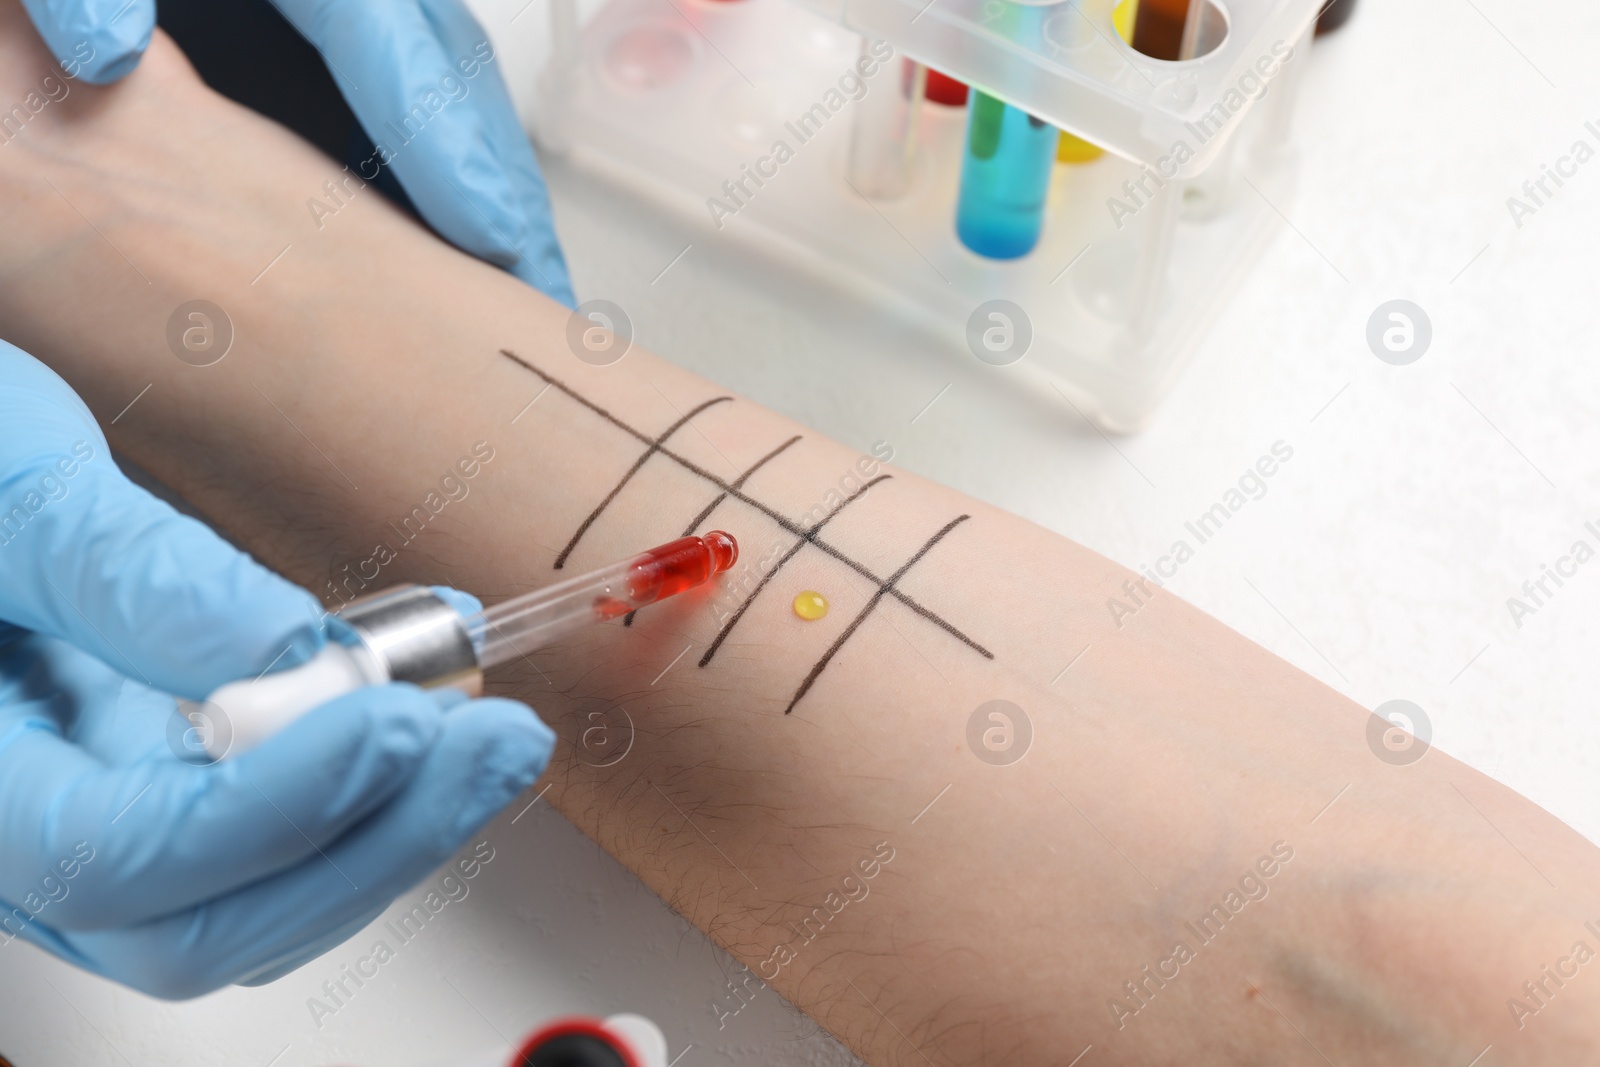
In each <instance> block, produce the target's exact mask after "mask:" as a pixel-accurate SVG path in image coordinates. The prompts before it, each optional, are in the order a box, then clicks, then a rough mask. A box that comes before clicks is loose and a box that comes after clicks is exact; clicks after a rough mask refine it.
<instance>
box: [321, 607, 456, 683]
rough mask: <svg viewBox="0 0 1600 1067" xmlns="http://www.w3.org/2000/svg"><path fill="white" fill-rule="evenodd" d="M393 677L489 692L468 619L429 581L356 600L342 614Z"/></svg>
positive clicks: (398, 680)
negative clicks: (479, 664) (435, 590)
mask: <svg viewBox="0 0 1600 1067" xmlns="http://www.w3.org/2000/svg"><path fill="white" fill-rule="evenodd" d="M336 614H337V616H338V618H339V619H340V621H342V622H344V623H345V624H346V625H348V626H349V627H350V629H351V630H352V631H353V632H354V633H355V635H356V638H357V639H358V640H359V641H360V642H361V645H362V647H363V648H365V649H366V650H367V652H368V653H370V654H371V655H372V657H373V658H374V659H375V660H376V661H377V663H378V665H379V666H380V667H382V668H383V669H384V670H386V671H387V673H388V676H389V678H390V680H391V681H396V682H410V683H411V684H413V685H417V686H421V687H422V688H423V689H443V688H450V689H459V690H460V691H462V692H463V693H466V694H467V695H468V696H477V695H478V694H479V693H481V692H483V671H482V670H481V669H480V668H479V666H478V656H477V652H476V651H475V650H474V649H473V647H472V637H471V635H470V634H469V633H468V632H467V624H466V620H465V619H463V618H462V617H461V614H460V613H459V612H457V611H456V609H455V608H453V607H451V606H450V605H449V604H447V603H445V601H444V600H442V599H441V598H440V597H439V595H438V594H437V593H435V592H434V591H433V590H431V589H429V588H427V587H426V586H421V585H414V584H411V583H407V584H405V585H397V586H393V587H391V588H389V589H384V590H382V591H381V592H377V593H372V594H370V595H368V596H364V597H360V598H358V599H356V600H352V601H351V602H350V603H348V604H346V605H345V606H344V607H343V608H340V609H339V611H338V612H337V613H336Z"/></svg>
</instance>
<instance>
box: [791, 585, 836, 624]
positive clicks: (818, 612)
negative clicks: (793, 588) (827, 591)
mask: <svg viewBox="0 0 1600 1067" xmlns="http://www.w3.org/2000/svg"><path fill="white" fill-rule="evenodd" d="M794 613H795V614H796V615H798V616H800V617H801V618H802V619H804V620H806V621H807V622H816V621H817V620H818V619H820V618H822V617H823V616H824V615H826V614H827V613H828V598H827V597H825V596H823V595H822V594H821V593H818V592H815V591H813V590H810V589H807V590H806V591H805V592H803V593H801V594H800V595H799V596H797V597H795V598H794Z"/></svg>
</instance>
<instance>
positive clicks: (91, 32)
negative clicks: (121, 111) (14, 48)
mask: <svg viewBox="0 0 1600 1067" xmlns="http://www.w3.org/2000/svg"><path fill="white" fill-rule="evenodd" d="M22 6H23V7H25V8H27V11H28V14H29V16H30V17H32V19H33V24H34V26H35V27H37V28H38V30H39V36H41V37H43V38H44V43H45V45H46V46H47V47H48V48H49V49H50V54H51V55H53V56H55V57H56V62H57V63H59V64H61V69H62V71H63V72H64V73H66V74H67V75H68V76H70V77H74V78H82V79H83V80H84V81H86V82H89V83H91V84H94V85H106V84H108V83H110V82H114V81H116V80H117V79H118V78H121V77H122V76H123V75H125V74H127V73H128V72H129V71H131V70H132V69H133V68H134V67H136V66H138V65H139V59H140V57H141V56H143V55H144V50H145V49H146V48H148V47H149V45H150V35H151V33H152V32H153V31H154V30H155V26H156V0H22Z"/></svg>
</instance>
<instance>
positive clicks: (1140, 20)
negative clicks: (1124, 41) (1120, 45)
mask: <svg viewBox="0 0 1600 1067" xmlns="http://www.w3.org/2000/svg"><path fill="white" fill-rule="evenodd" d="M1204 7H1205V0H1139V9H1138V13H1137V14H1136V15H1135V16H1134V20H1133V40H1132V42H1130V43H1132V45H1133V47H1134V48H1135V49H1136V50H1137V51H1140V52H1143V53H1144V54H1145V55H1147V56H1149V57H1151V58H1152V59H1169V60H1170V59H1188V58H1190V57H1192V56H1195V55H1202V54H1204V52H1205V51H1206V50H1205V49H1204V48H1200V47H1198V43H1199V37H1200V32H1201V26H1202V23H1203V21H1204V20H1203V19H1202V17H1201V16H1202V12H1203V9H1204Z"/></svg>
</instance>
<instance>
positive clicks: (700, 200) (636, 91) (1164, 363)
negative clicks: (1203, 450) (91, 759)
mask: <svg viewBox="0 0 1600 1067" xmlns="http://www.w3.org/2000/svg"><path fill="white" fill-rule="evenodd" d="M1121 2H1122V3H1128V2H1130V0H1121ZM1146 2H1149V0H1146ZM1193 2H1194V3H1195V5H1196V6H1195V7H1193V8H1191V15H1190V22H1189V25H1190V27H1191V29H1190V34H1191V36H1190V38H1189V39H1188V42H1187V47H1186V51H1185V54H1191V55H1193V56H1194V58H1190V59H1184V60H1177V61H1167V60H1160V59H1155V58H1152V57H1150V56H1146V55H1144V54H1142V53H1140V52H1138V51H1136V50H1134V48H1133V47H1131V45H1129V44H1128V43H1127V42H1126V41H1124V39H1123V36H1122V35H1121V34H1120V33H1119V32H1118V28H1117V23H1118V21H1119V20H1118V19H1117V15H1118V14H1119V12H1118V11H1117V4H1118V0H1062V2H1059V3H1049V4H1038V5H1034V4H1020V3H1015V2H1013V0H604V2H603V3H601V5H600V6H599V8H598V9H597V10H595V11H594V12H593V13H592V14H591V15H589V16H588V17H587V18H586V19H584V20H582V21H581V24H580V20H579V18H578V16H577V8H576V3H575V0H555V2H554V5H553V7H552V9H551V19H552V29H553V37H554V45H553V49H552V58H551V59H550V61H549V63H548V65H547V66H546V69H545V70H544V72H543V74H542V75H541V81H540V91H539V94H538V100H537V104H536V107H535V111H534V115H533V132H534V136H535V138H536V139H537V140H538V142H539V143H540V147H541V149H542V150H543V151H546V152H556V153H560V154H562V155H563V156H565V157H566V158H567V159H568V160H569V161H570V163H571V164H572V165H574V166H576V167H579V168H581V169H582V170H583V171H584V172H586V173H592V174H594V175H596V176H598V177H600V178H602V179H604V180H607V181H610V182H612V183H614V184H616V185H619V186H621V187H623V188H625V189H627V190H629V191H630V192H631V193H633V194H635V195H637V196H639V197H641V198H644V199H646V200H648V201H650V202H652V203H655V204H657V205H660V206H661V207H662V208H664V209H665V210H669V211H673V212H676V213H679V214H681V215H682V217H683V218H684V219H685V220H686V221H687V222H688V223H689V224H690V225H692V226H696V227H700V228H703V231H704V234H705V237H704V239H705V240H706V241H713V242H714V241H731V242H736V243H738V244H740V245H742V246H744V247H746V248H749V249H753V250H755V251H757V252H758V253H759V254H761V255H764V256H770V257H773V258H775V259H777V260H779V261H781V262H783V263H784V264H786V265H788V266H789V267H791V268H795V269H800V270H804V271H806V272H807V273H809V274H812V275H814V276H815V277H816V278H817V279H819V280H821V281H823V282H825V283H830V284H837V285H841V286H844V287H846V288H849V289H852V290H855V291H857V292H863V293H865V294H867V295H868V296H869V297H871V298H872V299H874V300H877V301H880V302H881V305H880V306H882V307H884V309H885V313H886V314H896V315H900V316H903V317H904V318H905V319H906V320H908V321H912V322H915V323H918V324H919V325H921V326H922V327H925V328H927V329H929V330H930V331H931V332H932V334H933V335H935V336H937V337H939V338H941V339H942V340H943V341H944V342H945V343H946V344H947V346H948V347H949V349H950V350H951V352H952V353H956V354H959V355H960V356H963V357H965V358H972V356H976V357H977V358H979V359H981V360H983V361H984V362H985V363H989V364H993V365H995V366H996V367H997V368H998V371H997V373H1003V374H1006V375H1008V376H1011V377H1012V378H1013V379H1014V380H1015V382H1016V383H1017V384H1018V386H1019V387H1021V388H1024V389H1027V390H1030V391H1033V392H1035V393H1038V394H1040V395H1043V396H1045V397H1048V398H1051V401H1052V402H1054V403H1057V404H1059V403H1060V401H1061V399H1065V400H1066V401H1068V402H1069V403H1070V405H1071V407H1072V408H1073V409H1075V410H1076V411H1077V412H1079V413H1080V414H1082V415H1083V416H1085V417H1087V418H1090V419H1092V420H1094V421H1095V422H1096V423H1098V424H1099V425H1100V426H1102V427H1104V428H1106V429H1108V430H1111V431H1115V432H1124V433H1127V432H1134V431H1137V430H1138V429H1140V428H1142V427H1143V426H1145V425H1146V424H1147V423H1148V421H1149V420H1150V418H1151V417H1152V415H1153V413H1154V411H1155V409H1156V408H1157V406H1158V405H1159V403H1160V402H1161V400H1162V399H1163V398H1164V397H1165V396H1166V394H1167V393H1168V392H1169V390H1170V389H1171V386H1172V383H1173V381H1174V379H1175V378H1176V376H1177V374H1178V372H1179V371H1180V370H1181V369H1182V366H1183V364H1184V363H1185V362H1187V360H1188V358H1189V356H1190V355H1191V354H1192V352H1193V350H1194V348H1195V347H1196V346H1197V344H1198V342H1199V340H1200V339H1201V338H1202V337H1203V336H1204V334H1205V332H1206V330H1207V329H1208V328H1209V326H1210V324H1211V322H1212V321H1213V320H1214V318H1215V316H1216V314H1217V313H1218V311H1219V310H1220V309H1221V307H1222V306H1223V305H1224V303H1225V302H1226V300H1227V299H1228V297H1229V296H1230V295H1231V293H1232V291H1233V290H1234V289H1235V288H1236V287H1237V285H1238V283H1239V281H1240V280H1241V279H1242V278H1243V276H1244V275H1245V273H1246V272H1247V271H1248V269H1249V267H1250V266H1251V265H1252V264H1253V262H1254V260H1255V259H1256V258H1257V256H1258V255H1259V253H1260V251H1261V250H1262V248H1263V247H1264V246H1265V244H1266V242H1267V240H1268V239H1270V238H1271V237H1272V236H1273V235H1274V234H1275V233H1276V232H1277V230H1278V228H1279V227H1280V226H1281V225H1282V222H1281V218H1280V216H1279V215H1278V213H1277V209H1276V208H1275V207H1274V206H1273V205H1274V204H1281V203H1283V202H1284V201H1285V199H1286V198H1287V197H1288V196H1289V195H1290V193H1291V192H1292V188H1293V184H1294V178H1295V170H1296V155H1295V152H1294V149H1293V144H1292V140H1291V137H1290V134H1291V130H1292V121H1291V120H1292V109H1293V101H1294V96H1295V93H1296V89H1297V83H1298V82H1299V80H1300V72H1301V71H1302V70H1303V69H1304V67H1305V65H1306V62H1307V58H1308V57H1307V53H1308V51H1309V46H1310V41H1311V27H1312V24H1313V22H1314V20H1315V18H1316V15H1317V9H1318V6H1319V0H1193ZM1223 2H1226V5H1227V6H1226V7H1225V8H1224V7H1223V6H1221V4H1222V3H1223ZM1196 11H1198V12H1199V13H1200V15H1199V18H1198V20H1197V19H1196V18H1195V15H1194V12H1196ZM1121 14H1123V15H1126V14H1127V12H1126V11H1123V12H1121ZM1121 21H1122V22H1123V24H1124V27H1125V26H1126V19H1123V20H1121ZM886 56H887V57H888V58H885V57H886ZM911 61H914V62H911ZM924 65H925V66H926V67H928V68H931V69H933V70H937V71H939V72H941V73H943V74H945V75H947V76H949V77H952V78H955V79H958V80H959V81H961V82H965V83H967V84H969V85H972V86H974V87H977V88H981V89H982V90H983V91H985V92H986V93H988V94H989V95H991V96H993V97H995V98H997V99H999V100H1002V101H1004V102H1005V103H1007V104H1010V105H1012V106H1014V107H1017V108H1020V109H1022V110H1024V111H1026V112H1027V113H1028V114H1030V115H1033V116H1036V117H1037V118H1039V119H1042V120H1044V121H1046V122H1049V123H1051V124H1053V125H1055V126H1058V127H1060V128H1061V129H1062V130H1064V131H1066V132H1068V133H1070V134H1073V135H1076V136H1077V137H1079V138H1082V139H1083V140H1084V141H1086V142H1089V143H1090V145H1092V146H1096V147H1097V148H1098V149H1103V150H1104V153H1103V154H1098V158H1093V159H1092V160H1090V161H1088V162H1074V163H1058V164H1057V165H1055V166H1054V168H1053V170H1052V175H1051V179H1050V190H1049V194H1048V201H1047V204H1048V207H1047V214H1046V218H1045V223H1044V229H1043V234H1042V237H1041V239H1040V241H1039V244H1038V245H1037V247H1035V248H1034V249H1033V251H1032V252H1030V253H1029V254H1027V255H1026V256H1023V257H1022V258H1019V259H1015V260H1003V261H1002V260H993V259H987V258H985V257H983V256H979V255H977V254H975V253H973V252H972V251H970V250H969V249H968V248H966V247H965V246H963V245H962V243H961V242H960V241H959V240H958V239H957V236H956V232H955V221H954V220H955V213H956V203H957V196H958V186H959V181H960V173H961V167H962V157H963V151H964V148H965V135H966V128H967V114H966V110H967V109H966V107H950V106H945V105H941V104H937V103H934V102H932V101H928V100H924V99H923V77H924V75H923V73H922V69H923V66H924ZM896 124H900V126H899V129H898V130H897V126H896ZM902 133H903V134H907V136H906V137H905V138H904V139H903V140H897V139H896V138H897V137H898V136H899V134H902ZM875 143H876V144H877V145H878V147H879V149H880V150H879V151H878V152H877V153H876V155H877V157H878V158H876V159H872V158H869V157H871V156H873V152H872V151H871V149H872V147H873V145H874V144H875ZM1085 147H1087V146H1085ZM897 153H903V156H902V157H901V158H900V159H899V160H898V162H899V163H900V164H903V171H902V173H901V175H900V180H898V181H896V180H893V178H892V176H891V180H888V181H880V180H878V177H879V176H878V175H875V174H874V173H872V172H871V169H870V168H872V167H878V168H881V167H883V166H884V165H885V163H886V161H887V165H889V167H890V169H891V170H892V169H893V167H894V165H895V164H896V162H897V160H896V159H895V156H896V154H897ZM1085 154H1088V155H1096V151H1095V148H1094V147H1090V148H1088V151H1087V153H1085ZM864 167H865V168H867V169H864ZM997 301H998V302H1000V303H996V302H997ZM997 309H998V310H997ZM997 316H998V317H997ZM1063 410H1064V411H1065V410H1066V409H1065V408H1064V409H1063Z"/></svg>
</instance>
